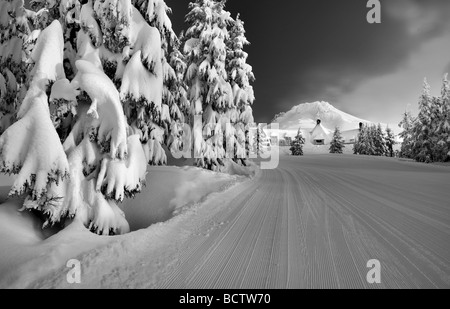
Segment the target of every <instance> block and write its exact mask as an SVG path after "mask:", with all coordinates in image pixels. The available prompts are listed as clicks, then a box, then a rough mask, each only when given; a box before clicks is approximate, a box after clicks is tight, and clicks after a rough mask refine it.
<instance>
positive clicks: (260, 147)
mask: <svg viewBox="0 0 450 309" xmlns="http://www.w3.org/2000/svg"><path fill="white" fill-rule="evenodd" d="M266 138H267V137H266V133H264V130H263V128H262V125H261V124H258V126H257V127H256V134H255V135H254V136H253V142H252V145H253V148H254V151H255V153H256V154H257V155H260V154H261V153H264V144H263V143H264V139H266Z"/></svg>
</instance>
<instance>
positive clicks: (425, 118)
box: [412, 79, 435, 163]
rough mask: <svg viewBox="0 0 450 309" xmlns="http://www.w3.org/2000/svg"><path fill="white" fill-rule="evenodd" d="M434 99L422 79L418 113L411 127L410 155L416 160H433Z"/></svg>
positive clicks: (427, 85) (428, 86) (425, 81)
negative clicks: (411, 143)
mask: <svg viewBox="0 0 450 309" xmlns="http://www.w3.org/2000/svg"><path fill="white" fill-rule="evenodd" d="M433 103H435V102H434V99H433V97H432V96H431V88H430V85H429V84H428V82H427V80H426V79H425V80H424V83H423V90H422V95H421V97H420V101H419V115H418V116H417V121H416V122H415V125H414V127H413V131H412V134H413V141H414V142H413V146H412V156H413V158H414V159H415V160H416V161H418V162H427V163H429V162H433V161H434V155H433V150H432V145H433V142H432V134H433V132H432V128H431V127H432V118H431V117H432V114H431V111H432V106H433Z"/></svg>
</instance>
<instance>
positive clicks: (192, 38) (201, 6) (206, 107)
mask: <svg viewBox="0 0 450 309" xmlns="http://www.w3.org/2000/svg"><path fill="white" fill-rule="evenodd" d="M224 6H225V2H224V1H221V2H217V1H213V0H197V1H195V2H193V3H190V4H189V8H190V12H189V13H188V14H187V15H186V23H187V24H188V25H189V28H188V30H187V31H186V34H185V38H184V52H185V56H186V63H187V67H188V68H187V73H186V83H187V85H188V87H189V92H188V99H189V101H190V102H191V112H192V115H193V116H194V117H195V116H202V122H203V124H202V128H201V129H200V128H194V155H195V157H196V158H197V162H196V164H197V166H200V167H204V168H208V169H218V168H219V167H220V165H223V158H225V151H226V150H225V149H224V144H225V143H224V134H225V136H227V137H231V136H234V132H232V131H233V130H231V129H230V128H228V130H227V132H224V130H225V129H226V128H224V126H225V125H224V124H226V123H230V119H229V115H228V113H229V112H230V111H232V110H233V109H235V105H234V98H233V90H232V88H231V86H230V84H229V82H228V76H227V71H226V57H227V48H226V41H227V40H228V39H229V34H228V29H227V28H228V24H229V23H230V22H231V17H230V14H229V13H228V12H226V11H225V10H224Z"/></svg>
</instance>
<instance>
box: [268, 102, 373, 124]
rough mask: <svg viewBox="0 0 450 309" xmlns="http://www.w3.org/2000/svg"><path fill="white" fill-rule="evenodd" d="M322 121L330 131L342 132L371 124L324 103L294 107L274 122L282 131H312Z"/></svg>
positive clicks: (277, 117) (279, 115)
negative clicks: (338, 129)
mask: <svg viewBox="0 0 450 309" xmlns="http://www.w3.org/2000/svg"><path fill="white" fill-rule="evenodd" d="M318 119H320V120H321V121H322V124H323V126H325V127H326V128H329V129H334V128H335V127H340V128H341V130H352V129H357V128H358V127H359V123H360V122H362V123H367V124H370V123H371V122H370V121H368V120H364V119H361V118H357V117H355V116H352V115H350V114H347V113H345V112H343V111H340V110H339V109H337V108H336V107H334V106H333V105H331V104H330V103H328V102H324V101H317V102H313V103H303V104H299V105H297V106H294V107H293V108H292V109H291V110H290V111H288V112H286V113H281V114H278V115H277V116H276V117H275V119H274V120H273V121H272V122H276V123H278V124H279V125H280V129H282V130H298V128H302V129H312V128H314V126H315V125H316V123H317V120H318Z"/></svg>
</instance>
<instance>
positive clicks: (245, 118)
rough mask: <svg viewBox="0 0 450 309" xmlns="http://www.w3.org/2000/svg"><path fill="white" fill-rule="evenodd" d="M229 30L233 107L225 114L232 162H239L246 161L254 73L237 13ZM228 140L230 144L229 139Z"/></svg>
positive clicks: (249, 146) (251, 119) (229, 66)
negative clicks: (229, 125)
mask: <svg viewBox="0 0 450 309" xmlns="http://www.w3.org/2000/svg"><path fill="white" fill-rule="evenodd" d="M229 34H230V35H229V39H228V40H227V42H226V44H227V62H226V67H227V73H228V78H229V82H230V85H231V87H232V89H233V98H234V108H233V109H231V110H230V112H229V117H228V118H229V119H230V121H231V123H232V125H233V127H234V133H235V134H234V141H235V145H234V153H233V155H232V156H233V159H234V161H235V162H242V163H243V164H244V165H245V164H246V163H245V158H246V157H247V156H248V153H249V149H250V148H251V139H250V136H249V130H250V127H249V126H250V125H251V124H252V123H253V122H254V120H253V111H252V107H251V106H252V104H253V102H254V101H255V95H254V92H253V87H252V86H251V84H250V83H251V82H253V81H254V80H255V76H254V74H253V69H252V67H251V66H250V65H249V64H248V63H247V58H248V54H247V53H246V52H245V51H244V47H245V45H249V44H250V42H249V41H248V40H247V38H246V37H245V28H244V22H243V21H242V20H241V19H240V18H239V14H238V16H237V17H236V20H232V21H231V28H230V31H229ZM228 138H229V137H228ZM228 144H231V145H230V146H231V147H232V143H228ZM228 144H227V145H228Z"/></svg>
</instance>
